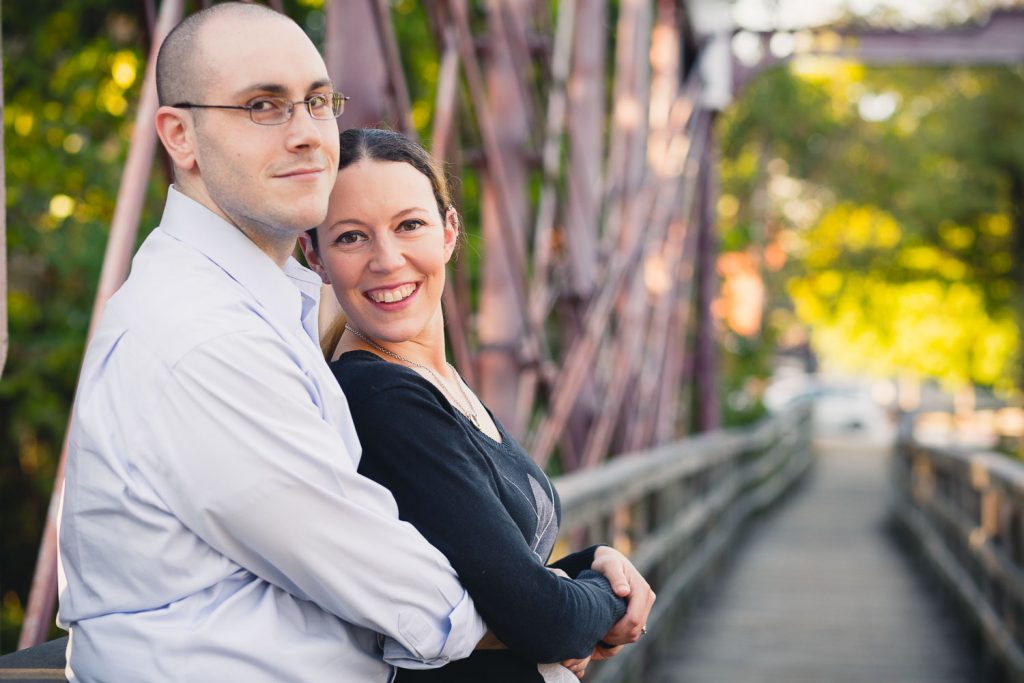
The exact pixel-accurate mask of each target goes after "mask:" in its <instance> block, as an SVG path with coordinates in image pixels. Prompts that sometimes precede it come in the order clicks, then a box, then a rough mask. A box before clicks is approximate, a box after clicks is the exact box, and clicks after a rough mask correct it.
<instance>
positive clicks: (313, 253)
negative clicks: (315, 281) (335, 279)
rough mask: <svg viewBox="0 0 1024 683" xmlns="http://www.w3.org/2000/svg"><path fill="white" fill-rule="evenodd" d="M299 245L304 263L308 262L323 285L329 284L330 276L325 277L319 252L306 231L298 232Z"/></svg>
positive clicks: (325, 272)
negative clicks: (304, 258)
mask: <svg viewBox="0 0 1024 683" xmlns="http://www.w3.org/2000/svg"><path fill="white" fill-rule="evenodd" d="M299 247H301V248H302V254H303V256H305V257H306V263H308V264H309V267H310V268H311V269H312V270H313V272H314V273H316V274H317V275H319V276H320V280H321V281H322V282H323V283H324V284H325V285H329V284H331V280H330V278H329V277H327V269H326V268H324V263H323V261H322V260H321V259H320V253H319V252H318V251H317V250H316V247H314V246H313V238H312V237H310V236H309V233H308V232H302V233H299Z"/></svg>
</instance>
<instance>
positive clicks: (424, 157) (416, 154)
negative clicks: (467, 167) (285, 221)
mask: <svg viewBox="0 0 1024 683" xmlns="http://www.w3.org/2000/svg"><path fill="white" fill-rule="evenodd" d="M338 139H339V141H340V149H339V153H338V170H339V171H341V170H344V169H345V168H348V167H349V166H351V165H352V164H354V163H357V162H359V161H362V160H363V159H369V160H370V161H400V162H405V163H407V164H409V165H410V166H412V167H413V168H415V169H416V170H417V171H419V172H420V173H422V174H423V175H425V176H426V177H427V180H429V181H430V189H431V190H433V192H434V200H435V201H436V202H437V212H438V214H440V216H441V222H442V223H443V222H444V220H445V215H446V214H447V213H448V207H449V206H451V204H452V197H451V191H450V190H449V188H448V179H447V178H446V177H445V174H444V169H443V168H442V167H441V164H439V163H438V162H437V161H436V160H435V159H434V157H432V156H430V153H429V152H427V150H425V149H423V147H422V146H421V145H420V144H419V143H416V142H413V141H412V140H410V139H409V138H407V137H405V136H404V135H402V134H401V133H396V132H395V131H393V130H382V129H380V128H349V129H348V130H346V131H345V132H343V133H342V134H341V135H340V136H339V138H338ZM306 232H307V234H309V237H310V240H311V241H312V242H313V248H314V249H317V248H318V245H317V237H316V228H312V229H310V230H307V231H306Z"/></svg>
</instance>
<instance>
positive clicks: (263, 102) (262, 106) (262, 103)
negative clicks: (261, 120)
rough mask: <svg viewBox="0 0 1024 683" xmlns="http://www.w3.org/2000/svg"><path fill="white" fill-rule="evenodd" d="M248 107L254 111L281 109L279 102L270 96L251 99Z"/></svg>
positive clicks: (264, 111) (263, 111)
mask: <svg viewBox="0 0 1024 683" xmlns="http://www.w3.org/2000/svg"><path fill="white" fill-rule="evenodd" d="M249 108H250V109H252V110H253V111H255V112H262V113H266V112H271V111H277V110H278V109H281V102H280V101H279V100H276V99H272V98H263V99H259V100H253V101H252V102H250V103H249Z"/></svg>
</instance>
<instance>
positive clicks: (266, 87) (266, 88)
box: [238, 78, 331, 95]
mask: <svg viewBox="0 0 1024 683" xmlns="http://www.w3.org/2000/svg"><path fill="white" fill-rule="evenodd" d="M325 85H331V79H329V78H321V79H319V80H316V81H313V82H312V83H311V84H310V85H309V87H308V88H306V91H307V92H308V91H311V90H317V89H319V88H322V87H324V86H325ZM251 92H265V93H270V94H272V95H286V94H287V93H288V88H286V87H285V86H283V85H281V84H280V83H253V84H252V85H248V86H246V87H244V88H242V89H240V90H239V91H238V94H239V95H243V94H246V93H251Z"/></svg>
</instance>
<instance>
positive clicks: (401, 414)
mask: <svg viewBox="0 0 1024 683" xmlns="http://www.w3.org/2000/svg"><path fill="white" fill-rule="evenodd" d="M410 374H411V373H410ZM343 386H344V388H345V389H346V394H348V395H349V396H350V398H351V399H352V400H350V404H351V409H352V414H353V419H354V420H355V424H356V429H357V431H358V433H359V439H360V441H361V442H362V445H363V455H362V460H361V463H360V467H359V470H360V472H362V473H364V474H365V475H366V476H368V477H370V478H371V479H374V480H376V481H378V482H379V483H381V484H383V485H385V486H387V487H388V488H389V489H391V491H392V493H393V494H394V496H395V499H396V500H397V502H398V506H399V512H400V516H401V517H402V519H405V520H407V521H409V522H411V523H412V524H413V525H415V526H416V527H417V528H418V529H419V530H420V532H421V533H422V534H423V535H424V536H425V537H426V538H427V540H428V541H430V542H431V543H432V544H433V545H435V546H436V547H437V548H438V549H439V550H441V552H443V553H444V554H445V555H446V556H447V557H448V559H449V561H450V562H451V564H452V566H453V567H454V568H455V570H456V572H458V574H459V580H460V581H462V583H463V585H464V586H465V587H466V589H467V590H468V591H469V594H470V595H471V596H472V597H473V600H474V602H475V603H476V606H477V609H478V610H479V612H480V614H481V616H482V617H483V618H484V620H485V621H486V622H487V624H488V625H489V627H490V628H491V630H492V631H493V632H494V635H495V636H497V637H498V638H499V639H500V640H501V641H502V642H503V643H505V644H506V645H507V646H508V647H509V649H511V650H513V651H515V652H517V653H518V654H520V655H522V656H524V657H526V658H529V659H530V660H532V661H537V662H557V661H561V660H563V659H568V658H570V657H583V656H586V655H588V654H590V652H591V651H592V649H593V647H594V644H595V643H596V642H597V641H598V640H599V639H600V638H601V637H602V636H604V635H605V634H606V633H607V632H608V630H609V629H610V628H611V626H612V625H613V624H614V623H615V622H616V621H617V620H618V619H619V617H621V616H622V614H623V613H624V611H625V605H624V603H623V601H622V599H621V598H617V597H616V596H615V595H614V593H613V592H612V590H611V588H610V587H609V585H608V582H607V580H605V579H604V577H602V576H600V575H599V574H597V573H596V572H592V571H589V570H588V571H584V572H582V573H581V575H580V580H576V581H573V580H569V579H565V578H560V577H558V576H555V575H554V574H552V573H551V572H549V571H548V570H547V569H546V568H545V567H544V566H543V565H542V564H541V563H540V561H538V559H537V557H536V556H535V555H534V554H533V552H532V551H531V549H530V547H529V545H528V544H527V542H526V540H525V539H524V538H523V535H522V532H521V531H520V529H519V527H518V526H517V525H516V523H515V521H514V520H513V519H512V518H511V517H510V515H509V514H508V512H507V511H506V509H505V507H504V505H503V504H502V502H501V500H500V498H499V493H498V487H497V485H496V483H495V479H494V476H493V471H492V470H491V469H490V467H489V465H488V463H487V461H486V458H485V456H483V455H482V454H481V453H480V452H478V451H477V450H476V446H475V444H474V443H473V441H472V438H471V437H470V436H469V435H468V434H467V433H466V431H465V429H466V428H465V427H464V426H463V423H462V422H460V421H459V420H458V419H457V418H455V416H454V415H452V414H451V413H450V412H448V411H449V410H451V408H450V407H449V406H448V405H447V404H446V403H442V402H441V401H442V399H441V397H440V396H439V395H436V394H435V393H434V391H433V390H432V389H431V388H430V387H428V386H425V385H424V383H423V382H421V381H419V378H418V376H416V377H410V378H405V377H402V376H400V377H398V378H397V379H396V381H395V382H388V386H387V387H386V388H380V387H381V385H380V384H378V389H377V390H371V391H365V390H364V391H359V390H358V389H356V390H354V391H350V390H349V387H348V386H347V385H346V384H345V383H343ZM353 394H361V395H359V396H357V397H354V396H353Z"/></svg>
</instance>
